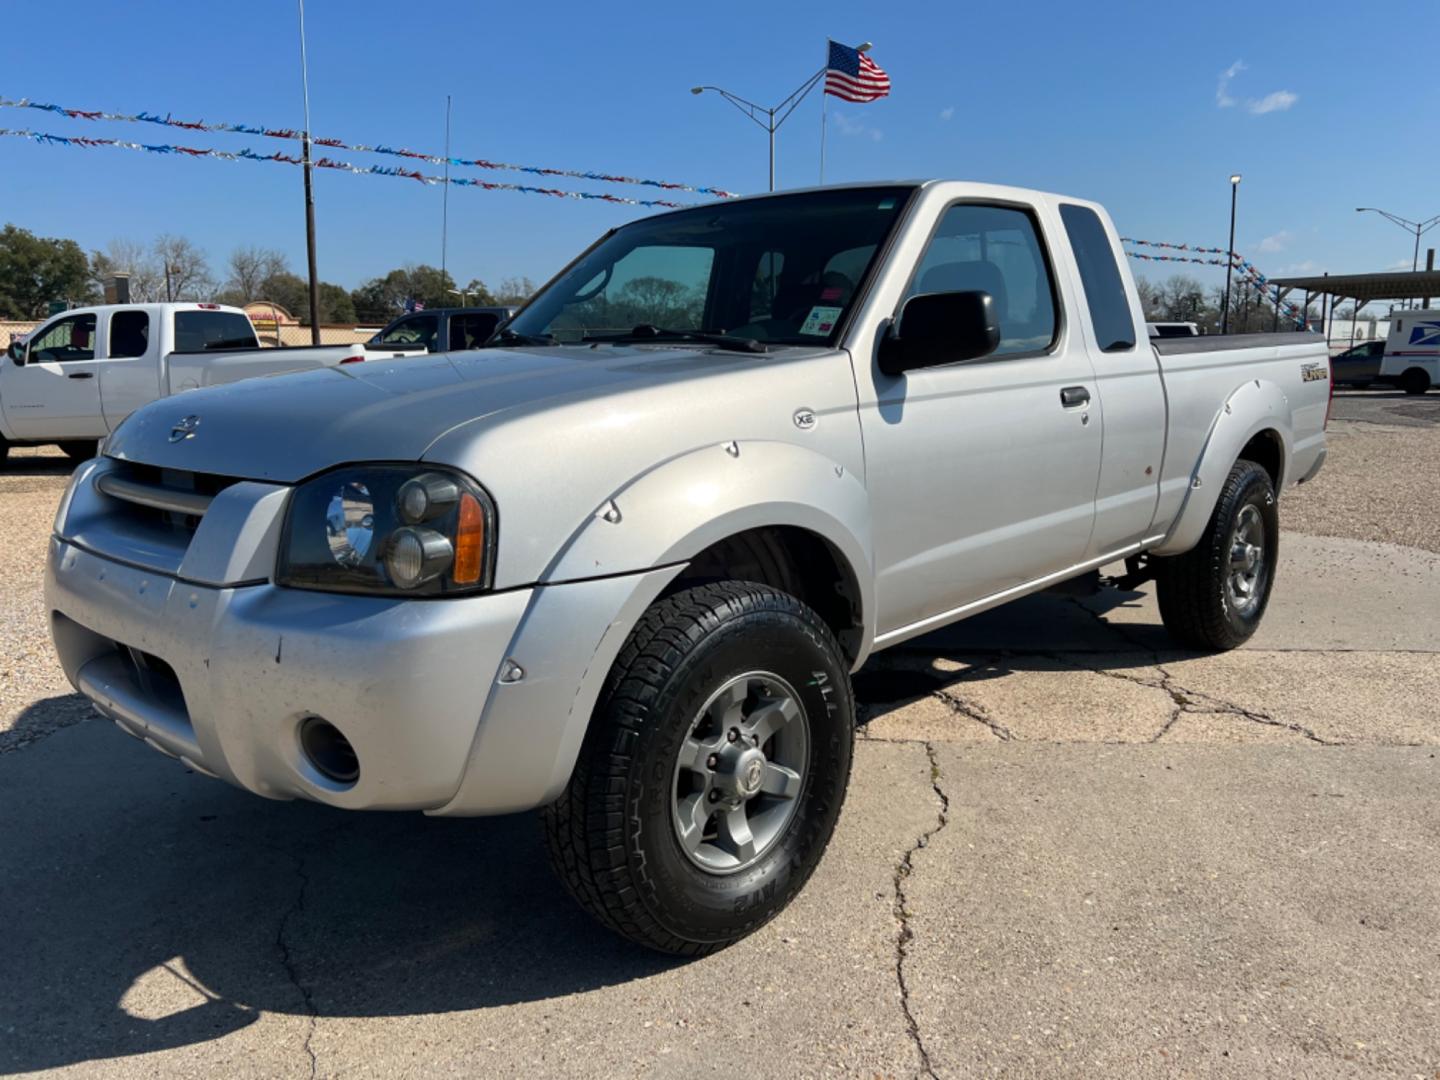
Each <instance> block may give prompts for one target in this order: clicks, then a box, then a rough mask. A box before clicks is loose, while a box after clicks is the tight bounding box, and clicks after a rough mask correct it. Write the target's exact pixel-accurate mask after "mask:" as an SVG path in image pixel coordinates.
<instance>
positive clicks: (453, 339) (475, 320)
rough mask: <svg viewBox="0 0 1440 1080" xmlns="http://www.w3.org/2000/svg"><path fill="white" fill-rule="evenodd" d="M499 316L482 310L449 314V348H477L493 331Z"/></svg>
mask: <svg viewBox="0 0 1440 1080" xmlns="http://www.w3.org/2000/svg"><path fill="white" fill-rule="evenodd" d="M499 322H500V316H499V315H496V314H493V313H490V312H484V311H472V312H469V313H467V314H465V315H451V316H450V348H451V350H452V351H453V350H456V349H478V348H479V347H480V346H481V345H483V344H485V339H486V338H488V337H489V336H490V335H491V334H493V333H494V332H495V327H496V326H497V325H498V324H499Z"/></svg>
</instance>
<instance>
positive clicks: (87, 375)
mask: <svg viewBox="0 0 1440 1080" xmlns="http://www.w3.org/2000/svg"><path fill="white" fill-rule="evenodd" d="M65 377H66V378H67V379H93V378H94V377H95V373H94V372H93V371H72V372H70V373H69V374H68V375H66V376H65Z"/></svg>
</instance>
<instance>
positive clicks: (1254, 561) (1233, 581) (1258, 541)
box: [1225, 503, 1266, 615]
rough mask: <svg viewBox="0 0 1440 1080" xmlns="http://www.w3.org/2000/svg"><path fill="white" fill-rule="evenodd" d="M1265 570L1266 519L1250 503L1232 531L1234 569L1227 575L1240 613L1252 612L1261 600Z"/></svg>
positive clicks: (1231, 596)
mask: <svg viewBox="0 0 1440 1080" xmlns="http://www.w3.org/2000/svg"><path fill="white" fill-rule="evenodd" d="M1265 574H1266V563H1265V522H1264V520H1263V519H1262V518H1261V516H1260V508H1259V507H1257V506H1256V505H1255V504H1254V503H1247V504H1245V505H1244V506H1243V507H1241V508H1240V513H1239V514H1237V515H1236V516H1235V527H1234V528H1233V529H1232V530H1231V532H1230V572H1229V574H1228V575H1227V576H1226V579H1225V591H1226V592H1227V593H1228V594H1229V600H1230V604H1231V606H1232V607H1233V608H1235V609H1236V610H1237V611H1239V612H1240V614H1242V615H1249V614H1250V613H1251V612H1252V611H1253V610H1254V609H1255V608H1256V606H1257V605H1258V604H1259V603H1260V597H1261V594H1262V593H1263V592H1264V589H1265Z"/></svg>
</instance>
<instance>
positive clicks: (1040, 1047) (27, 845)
mask: <svg viewBox="0 0 1440 1080" xmlns="http://www.w3.org/2000/svg"><path fill="white" fill-rule="evenodd" d="M1284 542H1285V562H1284V565H1283V569H1282V577H1281V581H1280V585H1279V588H1278V589H1277V592H1276V597H1275V603H1274V606H1273V608H1272V610H1271V612H1270V614H1269V616H1268V618H1267V622H1266V625H1265V629H1264V631H1262V634H1261V635H1258V636H1257V638H1256V640H1255V642H1254V643H1253V647H1251V648H1247V649H1244V650H1240V651H1238V652H1236V653H1232V654H1228V655H1225V656H1220V657H1196V656H1193V655H1190V654H1183V653H1176V652H1174V651H1173V650H1171V649H1169V646H1168V643H1167V641H1166V639H1165V638H1164V637H1163V635H1162V634H1161V633H1160V631H1159V629H1158V623H1157V622H1156V621H1155V616H1154V612H1153V600H1152V598H1151V597H1150V596H1149V595H1148V592H1142V593H1139V594H1112V595H1109V596H1107V597H1105V598H1103V599H1094V600H1077V599H1074V598H1069V597H1062V596H1044V597H1037V598H1034V599H1032V600H1028V601H1025V602H1023V603H1021V604H1017V605H1012V607H1011V608H1010V609H1006V610H1003V611H998V612H995V613H992V614H990V615H987V616H983V617H981V618H979V619H976V620H972V621H971V622H969V623H967V624H964V625H963V626H960V627H956V628H953V629H951V630H948V631H945V632H942V633H940V634H937V635H932V636H931V637H930V638H928V639H925V640H922V641H920V642H916V643H913V644H912V645H911V646H909V647H907V648H906V649H904V650H903V651H900V652H892V653H887V654H884V655H882V656H881V657H877V658H876V661H875V662H874V664H872V665H871V666H870V667H869V668H867V670H866V671H865V672H864V673H863V674H862V676H861V677H860V680H859V684H858V685H859V690H860V695H861V697H862V700H863V701H864V703H865V720H866V724H865V727H864V731H863V734H862V742H861V745H860V747H859V756H858V759H857V765H856V770H855V777H854V781H853V783H852V785H851V791H850V797H849V801H848V803H847V806H846V811H845V814H844V817H843V819H842V823H841V828H840V830H839V832H838V834H837V836H836V839H835V841H834V843H833V844H832V846H831V849H830V851H829V852H828V854H827V856H826V859H825V861H824V863H823V864H822V866H821V869H820V871H819V872H818V873H817V875H816V877H815V878H814V880H813V881H812V883H811V884H810V886H809V887H808V888H807V889H806V891H805V892H804V894H803V895H802V896H801V898H800V900H799V901H798V902H797V903H796V905H795V906H794V907H793V908H792V909H791V910H790V911H788V912H786V913H785V914H784V915H783V916H782V917H781V918H780V919H778V920H777V921H776V922H775V923H773V924H772V925H770V926H769V927H767V928H765V929H764V930H763V931H762V932H761V933H759V934H757V935H756V936H755V937H753V938H751V939H749V940H747V941H745V942H743V943H741V944H740V945H738V946H736V947H734V948H732V949H729V950H727V951H725V952H723V953H721V954H719V955H717V956H714V957H711V958H708V959H706V960H702V961H698V962H692V963H682V962H676V961H671V960H667V959H665V958H662V957H658V956H652V955H649V954H646V953H643V952H640V951H637V950H635V949H632V948H630V947H629V946H627V945H625V944H624V943H622V942H619V941H618V940H615V939H612V938H611V937H609V936H608V935H606V934H605V933H603V932H602V931H599V930H598V929H595V928H593V927H592V926H591V924H590V923H589V922H588V920H587V919H586V918H585V917H584V916H583V915H581V914H579V913H578V912H577V911H576V910H575V909H574V908H573V907H572V906H571V904H570V903H569V901H568V900H567V899H566V898H565V897H564V895H563V894H562V892H561V890H560V889H559V887H558V886H557V885H556V884H555V882H554V881H553V880H552V879H551V878H550V876H549V873H548V870H547V869H546V867H545V864H544V859H543V855H542V852H541V849H540V845H539V840H538V834H537V830H536V828H535V825H534V822H533V820H532V819H530V818H528V817H520V818H514V819H497V820H489V821H472V822H466V821H432V820H428V819H424V818H421V817H418V816H411V815H405V816H356V815H345V814H341V813H338V812H335V811H331V810H328V809H325V808H323V807H318V806H313V805H307V804H296V803H269V802H264V801H262V800H258V799H255V798H253V797H251V796H248V795H245V794H243V793H240V792H237V791H233V790H231V789H229V788H227V787H225V786H223V785H221V784H218V783H216V782H214V781H211V780H207V779H203V778H201V777H198V776H195V775H191V774H188V773H186V772H185V770H184V769H183V768H181V767H180V766H179V765H177V764H176V763H175V762H173V761H170V760H168V759H165V758H162V757H160V756H158V755H156V754H154V753H153V752H151V751H148V750H146V749H145V748H144V747H142V746H141V745H140V744H138V743H136V742H134V741H133V740H129V739H125V738H123V737H122V736H121V735H120V734H119V733H118V732H116V731H115V730H114V729H113V728H112V727H111V726H109V725H107V724H104V723H102V722H98V721H96V722H82V723H79V724H76V725H73V726H71V727H69V728H67V729H65V730H59V731H56V732H55V733H54V734H51V735H49V737H47V738H44V739H43V740H42V741H39V742H36V743H33V744H31V745H29V746H27V747H25V748H24V749H23V750H20V751H17V752H14V753H9V754H4V755H0V821H3V822H5V828H4V830H3V832H0V905H3V906H0V910H4V911H5V912H6V913H7V914H8V916H9V918H8V923H7V930H6V933H5V935H4V937H3V939H0V941H3V944H0V986H4V987H5V988H6V989H5V992H4V993H3V995H0V1071H3V1072H5V1073H11V1072H25V1071H32V1070H56V1071H57V1072H58V1073H61V1074H63V1073H67V1072H74V1073H77V1074H78V1073H81V1072H83V1073H84V1074H85V1075H87V1076H92V1075H113V1076H124V1077H128V1076H132V1075H139V1074H142V1073H143V1074H146V1075H151V1074H156V1073H159V1074H163V1075H177V1074H198V1073H207V1074H214V1073H217V1072H223V1073H225V1074H229V1075H241V1076H243V1075H265V1076H277V1075H278V1076H300V1077H305V1076H311V1075H319V1076H331V1075H341V1074H345V1075H377V1076H378V1075H387V1076H390V1075H420V1074H425V1075H431V1074H434V1073H437V1072H450V1073H461V1074H473V1073H481V1072H484V1073H496V1074H513V1073H520V1072H525V1073H527V1074H542V1075H557V1076H565V1075H572V1076H580V1075H584V1076H593V1075H641V1074H647V1075H658V1076H672V1075H682V1074H685V1075H694V1074H705V1075H710V1074H714V1075H726V1076H765V1075H779V1074H794V1075H821V1074H850V1075H897V1076H905V1075H924V1074H926V1073H933V1074H934V1075H938V1076H966V1075H972V1074H979V1073H989V1072H1004V1073H1007V1074H1020V1075H1036V1076H1041V1075H1043V1076H1055V1075H1077V1076H1079V1075H1091V1076H1093V1075H1153V1074H1155V1073H1156V1072H1161V1071H1163V1072H1173V1073H1177V1074H1193V1073H1216V1074H1228V1075H1235V1076H1254V1075H1274V1076H1293V1075H1300V1074H1304V1075H1353V1074H1356V1073H1357V1072H1379V1073H1394V1074H1396V1075H1424V1076H1430V1075H1433V1074H1434V1073H1435V1071H1436V1070H1440V1034H1437V1033H1440V1024H1437V1023H1436V1020H1437V1017H1440V1010H1437V1000H1436V997H1437V990H1436V982H1435V974H1434V973H1435V972H1436V971H1440V963H1437V960H1440V955H1437V942H1440V933H1437V931H1440V926H1437V922H1440V918H1437V912H1440V906H1437V905H1436V904H1435V903H1434V897H1435V896H1436V895H1440V859H1437V857H1436V856H1437V855H1440V851H1437V847H1440V841H1437V838H1440V800H1436V798H1435V796H1434V792H1435V789H1436V781H1437V779H1440V776H1437V772H1436V766H1437V759H1436V757H1435V754H1436V752H1437V751H1436V749H1435V746H1434V744H1435V743H1436V742H1440V724H1437V715H1436V714H1437V709H1436V706H1435V704H1434V703H1435V701H1436V700H1440V695H1437V694H1436V689H1437V687H1436V682H1437V678H1440V676H1437V671H1436V664H1435V658H1434V653H1435V651H1436V650H1437V648H1440V643H1437V636H1440V633H1437V629H1436V626H1435V619H1434V617H1433V612H1434V610H1435V607H1434V604H1435V600H1436V599H1437V598H1440V565H1437V564H1440V557H1436V556H1431V555H1428V554H1426V553H1424V552H1417V551H1413V550H1412V549H1401V548H1397V549H1383V548H1377V547H1375V546H1367V545H1364V544H1361V543H1359V542H1355V541H1344V540H1333V539H1313V538H1306V537H1300V536H1295V535H1287V536H1286V537H1285V541H1284ZM1396 581H1399V582H1402V583H1403V584H1402V585H1396V584H1395V582H1396ZM73 707H74V701H73V698H72V697H68V696H57V697H55V698H52V699H49V700H47V701H42V702H39V703H37V704H36V705H35V706H33V708H34V709H36V710H40V711H44V710H47V709H60V708H67V709H68V708H73ZM22 727H23V721H22ZM1197 744H1203V745H1197ZM1265 744H1273V745H1265ZM1327 744H1335V745H1327ZM1376 744H1387V745H1376Z"/></svg>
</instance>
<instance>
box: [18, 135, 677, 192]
mask: <svg viewBox="0 0 1440 1080" xmlns="http://www.w3.org/2000/svg"><path fill="white" fill-rule="evenodd" d="M6 135H9V136H13V137H15V138H21V139H30V140H31V141H33V142H37V143H42V144H48V145H52V146H78V147H83V148H86V149H88V148H90V147H95V146H108V147H114V148H116V149H120V150H141V151H144V152H145V153H148V154H181V155H184V156H186V157H196V158H216V159H218V160H220V161H241V160H245V161H276V162H280V163H281V164H284V165H300V164H303V162H302V161H301V159H300V158H299V157H297V156H296V155H294V154H282V153H279V152H276V153H273V154H260V153H256V152H255V151H254V150H249V149H246V150H234V151H231V150H206V149H201V148H198V147H194V146H175V145H173V144H170V143H158V144H157V143H136V142H125V141H123V140H121V139H101V138H89V137H85V136H79V135H70V136H66V135H51V134H48V133H46V132H43V131H29V130H25V129H15V128H0V136H6ZM310 164H311V165H312V166H313V167H314V168H317V169H339V170H340V171H342V172H349V173H355V174H356V175H359V176H367V175H368V176H396V177H402V178H404V179H407V180H418V181H419V182H420V183H422V184H429V185H435V184H444V183H450V184H453V185H454V186H455V187H475V188H482V189H483V190H485V191H518V192H521V193H522V194H525V195H549V196H551V197H552V198H557V199H593V200H595V201H597V202H608V203H619V204H621V205H624V206H663V207H669V208H675V209H678V208H681V207H685V206H693V205H695V204H693V203H678V202H669V201H668V200H665V199H627V198H625V197H624V196H622V195H610V194H608V193H602V192H593V191H562V190H560V189H559V188H543V187H532V186H530V185H528V184H503V183H500V182H498V181H495V180H477V179H474V178H473V177H468V176H452V177H450V178H449V180H448V181H447V180H446V178H445V177H443V176H428V175H426V174H425V173H422V172H420V171H419V170H416V169H405V168H401V167H400V166H398V165H352V164H350V162H348V161H336V160H335V159H333V158H328V157H322V158H320V159H318V160H316V161H312V162H311V163H310Z"/></svg>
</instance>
